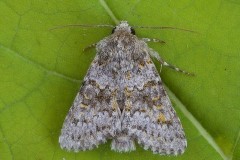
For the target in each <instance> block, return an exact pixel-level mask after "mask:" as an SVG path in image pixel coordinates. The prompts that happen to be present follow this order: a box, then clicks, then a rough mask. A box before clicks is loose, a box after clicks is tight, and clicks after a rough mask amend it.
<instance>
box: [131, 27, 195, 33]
mask: <svg viewBox="0 0 240 160" xmlns="http://www.w3.org/2000/svg"><path fill="white" fill-rule="evenodd" d="M132 27H133V28H142V29H169V30H180V31H184V32H191V33H198V32H196V31H193V30H189V29H183V28H177V27H168V26H162V27H161V26H155V27H154V26H132Z"/></svg>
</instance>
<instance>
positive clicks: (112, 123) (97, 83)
mask: <svg viewBox="0 0 240 160" xmlns="http://www.w3.org/2000/svg"><path fill="white" fill-rule="evenodd" d="M98 62H99V58H98V55H97V56H96V57H95V59H94V61H93V62H92V64H91V67H90V69H89V70H88V73H87V75H86V76H85V78H84V82H83V85H82V86H81V88H80V91H79V92H78V94H77V96H76V98H75V100H74V103H73V104H72V106H71V108H70V110H69V113H68V115H67V117H66V119H65V121H64V124H63V128H62V130H61V135H60V137H59V143H60V145H61V147H62V148H64V149H67V150H74V151H79V150H88V149H92V148H94V147H96V146H98V145H99V144H101V143H104V142H106V140H107V138H111V137H113V136H114V135H115V132H116V130H117V128H120V121H119V112H120V111H119V109H118V106H117V103H116V99H115V97H114V95H112V91H111V90H110V89H109V88H108V87H107V84H110V83H112V82H111V77H107V75H106V74H104V73H105V72H107V68H106V67H104V66H100V65H99V64H98Z"/></svg>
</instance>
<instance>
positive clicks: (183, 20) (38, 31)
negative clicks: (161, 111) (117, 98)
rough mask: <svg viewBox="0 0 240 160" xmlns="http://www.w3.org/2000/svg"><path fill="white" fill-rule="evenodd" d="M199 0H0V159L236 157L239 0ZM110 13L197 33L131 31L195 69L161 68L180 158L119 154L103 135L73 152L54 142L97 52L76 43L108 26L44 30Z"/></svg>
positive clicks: (110, 20)
mask: <svg viewBox="0 0 240 160" xmlns="http://www.w3.org/2000/svg"><path fill="white" fill-rule="evenodd" d="M206 2H207V3H206ZM206 2H203V1H191V0H179V1H159V0H152V1H139V0H132V1H117V0H112V1H110V0H108V1H106V3H105V1H103V0H100V1H97V0H92V1H85V0H72V1H71V2H69V1H64V0H63V1H30V0H24V1H16V0H8V1H6V0H5V1H4V0H2V1H0V17H1V18H0V75H1V78H0V159H4V160H5V159H6V160H8V159H16V160H22V159H44V160H48V159H56V160H59V159H66V160H70V159H81V160H83V159H84V160H85V159H86V160H87V159H129V160H130V159H131V160H132V159H142V160H145V159H194V160H200V159H214V160H218V159H219V160H221V159H233V160H237V159H239V157H240V140H239V139H240V100H239V96H240V92H239V91H240V85H239V80H240V70H239V68H240V63H239V58H240V56H239V55H240V54H239V51H240V43H239V42H240V41H239V37H240V27H239V26H240V21H239V17H240V7H239V2H238V1H236V0H231V1H220V0H213V1H206ZM111 13H112V14H111ZM109 15H110V16H109ZM114 16H116V17H117V18H116V19H114ZM117 19H119V20H127V21H128V22H129V23H130V24H132V25H141V26H173V27H180V28H185V29H191V30H194V31H197V32H199V34H193V33H189V32H182V31H177V30H148V29H136V33H137V36H139V37H150V38H159V39H161V40H164V41H166V42H167V43H166V45H159V44H152V43H150V44H149V46H150V47H152V48H154V49H155V50H156V51H158V52H159V54H160V55H161V56H162V57H163V58H164V59H165V60H166V61H168V62H170V63H172V64H175V65H177V66H179V67H180V68H183V69H185V70H187V71H190V72H194V73H195V74H196V76H194V77H190V76H186V75H183V74H180V73H177V72H174V71H172V70H171V69H168V68H164V69H163V70H162V73H161V77H162V79H163V81H164V83H165V84H166V88H168V89H167V91H168V93H169V96H170V97H171V100H172V102H173V105H174V107H175V109H176V111H177V114H178V116H179V117H180V119H181V122H182V124H183V127H184V130H185V132H186V136H187V140H188V148H187V150H186V152H185V153H184V154H183V155H182V156H177V157H168V156H160V155H154V154H152V152H151V151H145V150H143V149H142V148H141V147H139V146H138V147H137V150H136V151H135V152H131V153H124V154H120V153H116V152H113V151H111V150H110V146H109V145H110V141H109V142H108V143H107V144H104V145H100V146H99V147H98V148H97V149H94V150H92V151H86V152H79V153H73V152H66V151H64V150H61V149H60V147H59V144H58V136H59V134H60V129H61V127H62V123H63V121H64V118H65V116H66V114H67V112H68V110H69V107H70V105H71V103H72V101H73V99H74V97H75V95H76V93H77V91H78V90H79V87H80V85H81V81H82V79H83V77H84V75H85V74H86V72H87V69H88V67H89V66H90V63H91V61H92V59H93V58H94V56H95V51H94V50H90V51H87V52H85V53H83V52H82V49H83V48H84V47H86V46H88V45H89V44H92V43H95V42H98V41H99V40H100V39H102V38H103V37H105V36H107V35H109V34H110V33H111V30H110V29H108V28H106V29H103V28H95V29H90V28H89V29H86V28H64V29H58V30H51V31H50V30H49V29H50V28H53V27H56V26H59V25H66V24H114V22H115V21H116V20H117ZM156 66H157V67H160V65H159V64H158V63H157V62H156Z"/></svg>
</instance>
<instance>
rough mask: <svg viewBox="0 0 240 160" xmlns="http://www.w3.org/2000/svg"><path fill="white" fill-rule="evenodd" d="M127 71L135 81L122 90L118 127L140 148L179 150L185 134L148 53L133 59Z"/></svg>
mask: <svg viewBox="0 0 240 160" xmlns="http://www.w3.org/2000/svg"><path fill="white" fill-rule="evenodd" d="M142 50H144V49H142ZM130 73H131V80H130V81H131V84H135V85H134V87H133V88H132V87H131V88H130V87H129V89H128V91H127V92H126V93H125V95H128V96H126V97H127V99H126V103H125V110H124V113H123V114H124V118H123V121H122V129H123V130H127V131H128V135H129V136H131V137H133V138H135V139H136V141H137V142H138V143H139V144H140V145H142V146H143V147H144V149H151V150H152V151H153V152H154V153H159V154H162V155H166V154H167V155H170V154H172V155H178V154H182V153H183V152H184V150H185V148H186V146H187V141H186V139H185V134H184V131H183V128H182V125H181V123H180V120H179V118H178V117H177V115H176V112H175V111H174V109H173V107H172V104H171V102H170V100H169V97H168V95H167V93H166V91H165V90H164V88H163V84H162V81H161V78H160V76H159V74H158V72H157V70H156V68H155V66H154V64H153V63H152V60H151V59H150V57H149V55H148V54H146V55H145V56H144V57H143V58H142V61H141V63H135V64H134V67H133V69H132V70H131V71H130ZM127 84H130V83H129V82H127V83H126V85H127Z"/></svg>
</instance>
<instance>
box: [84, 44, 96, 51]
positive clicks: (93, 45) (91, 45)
mask: <svg viewBox="0 0 240 160" xmlns="http://www.w3.org/2000/svg"><path fill="white" fill-rule="evenodd" d="M96 45H97V43H93V44H90V45H88V46H87V47H85V48H84V49H83V52H85V51H86V50H88V49H91V48H93V47H96Z"/></svg>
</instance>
